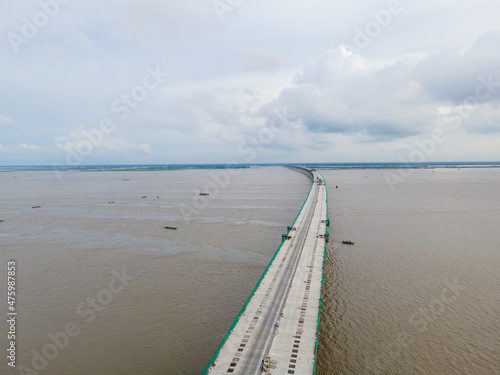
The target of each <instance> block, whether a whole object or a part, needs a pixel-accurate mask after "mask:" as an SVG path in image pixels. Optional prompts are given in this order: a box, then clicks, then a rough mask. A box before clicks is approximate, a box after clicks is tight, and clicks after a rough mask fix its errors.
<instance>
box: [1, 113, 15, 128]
mask: <svg viewBox="0 0 500 375" xmlns="http://www.w3.org/2000/svg"><path fill="white" fill-rule="evenodd" d="M12 123H13V121H12V120H11V119H10V118H8V117H7V116H5V115H2V114H1V113H0V124H3V125H9V124H12Z"/></svg>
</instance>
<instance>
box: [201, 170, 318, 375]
mask: <svg viewBox="0 0 500 375" xmlns="http://www.w3.org/2000/svg"><path fill="white" fill-rule="evenodd" d="M313 176H314V182H313V184H312V186H311V190H310V192H309V195H308V197H307V199H306V201H305V203H304V206H303V207H302V210H301V211H300V213H299V215H298V217H297V219H296V220H295V222H294V224H293V226H292V229H291V230H290V231H289V232H288V236H289V238H286V239H285V240H284V241H283V242H282V244H281V246H280V248H279V249H278V251H277V253H276V256H275V257H274V258H273V260H272V262H271V264H270V265H269V267H268V269H267V272H266V273H265V275H264V276H263V277H262V279H261V281H260V283H259V284H258V286H257V287H256V289H255V292H254V294H253V296H251V299H250V300H249V301H248V302H247V304H246V307H245V310H244V312H243V313H242V314H241V315H240V316H239V318H237V322H236V324H235V325H234V327H233V329H232V330H231V332H230V333H229V335H228V336H227V338H226V340H225V341H223V343H222V344H221V347H220V351H219V350H218V353H217V352H216V357H215V355H214V357H215V359H213V360H212V361H211V362H210V363H209V364H208V366H207V368H206V369H205V371H204V372H203V374H210V375H213V374H245V375H247V374H248V375H256V374H259V375H260V374H273V375H275V374H300V375H305V374H313V373H314V367H315V358H316V346H317V345H316V341H317V332H318V324H319V313H320V307H321V292H322V283H323V260H324V250H325V238H324V235H325V233H326V226H327V224H326V219H327V192H326V186H325V185H324V183H322V182H318V181H323V177H322V176H321V175H320V174H319V173H317V172H313ZM277 322H278V324H276V323H277ZM266 357H268V361H266V362H268V363H269V367H268V370H267V371H263V370H262V363H263V362H262V361H263V360H264V359H265V358H266Z"/></svg>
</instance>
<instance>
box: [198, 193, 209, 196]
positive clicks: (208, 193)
mask: <svg viewBox="0 0 500 375" xmlns="http://www.w3.org/2000/svg"><path fill="white" fill-rule="evenodd" d="M200 195H202V196H204V195H210V194H209V193H200Z"/></svg>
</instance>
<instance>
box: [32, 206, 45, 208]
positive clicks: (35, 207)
mask: <svg viewBox="0 0 500 375" xmlns="http://www.w3.org/2000/svg"><path fill="white" fill-rule="evenodd" d="M40 207H42V206H33V207H31V208H40Z"/></svg>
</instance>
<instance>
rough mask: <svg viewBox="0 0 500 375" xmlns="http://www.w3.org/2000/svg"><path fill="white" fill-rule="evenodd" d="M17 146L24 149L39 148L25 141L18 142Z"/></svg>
mask: <svg viewBox="0 0 500 375" xmlns="http://www.w3.org/2000/svg"><path fill="white" fill-rule="evenodd" d="M19 147H21V148H24V149H26V150H39V149H40V147H38V146H37V145H30V144H27V143H20V144H19Z"/></svg>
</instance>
